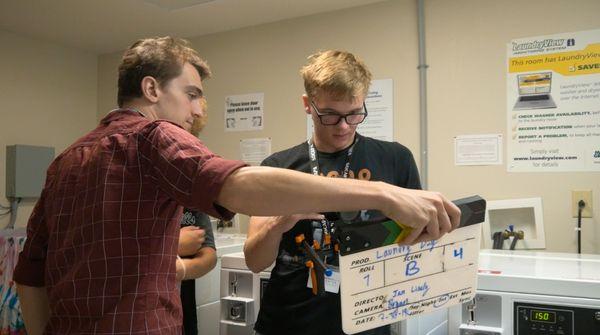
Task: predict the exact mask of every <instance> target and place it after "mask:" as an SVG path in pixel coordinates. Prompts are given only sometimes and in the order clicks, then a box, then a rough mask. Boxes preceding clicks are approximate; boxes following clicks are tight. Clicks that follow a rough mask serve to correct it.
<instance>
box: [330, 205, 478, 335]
mask: <svg viewBox="0 0 600 335" xmlns="http://www.w3.org/2000/svg"><path fill="white" fill-rule="evenodd" d="M454 203H455V204H456V205H457V206H458V207H459V208H460V209H461V211H462V215H461V221H460V226H459V228H457V229H456V230H454V231H453V232H451V233H449V234H446V235H444V236H443V237H442V238H440V239H439V240H434V241H429V242H423V243H417V244H415V245H412V246H406V245H399V244H398V242H401V241H402V239H403V237H404V236H406V235H407V229H405V228H404V226H402V225H400V224H397V223H396V222H394V221H391V220H384V221H380V222H366V223H351V224H343V223H342V224H338V225H337V229H338V238H339V243H340V277H341V287H340V295H341V305H342V328H343V329H344V332H346V333H348V334H354V333H357V332H360V331H365V330H368V329H372V328H376V327H380V326H384V325H388V324H391V323H395V322H398V321H401V320H404V319H406V318H409V317H413V316H417V315H419V314H423V313H427V312H432V311H434V310H437V309H440V308H447V307H450V306H452V305H456V304H460V303H463V302H466V301H469V300H471V299H473V297H474V296H475V291H476V288H477V262H478V255H479V244H480V240H481V227H480V223H481V222H483V221H484V218H485V200H484V199H482V198H481V197H479V196H473V197H469V198H464V199H460V200H456V201H454Z"/></svg>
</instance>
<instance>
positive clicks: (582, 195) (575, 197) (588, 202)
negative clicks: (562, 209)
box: [571, 190, 592, 218]
mask: <svg viewBox="0 0 600 335" xmlns="http://www.w3.org/2000/svg"><path fill="white" fill-rule="evenodd" d="M579 200H583V201H585V207H584V208H583V211H581V217H582V218H591V217H592V191H591V190H590V191H571V204H572V205H571V208H572V212H573V217H574V218H576V217H577V213H578V211H579V207H578V203H579Z"/></svg>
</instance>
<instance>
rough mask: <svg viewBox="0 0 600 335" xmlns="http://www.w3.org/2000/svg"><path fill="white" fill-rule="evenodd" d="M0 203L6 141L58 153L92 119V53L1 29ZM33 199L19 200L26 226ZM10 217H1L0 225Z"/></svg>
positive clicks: (88, 126) (20, 221) (19, 222)
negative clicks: (51, 148)
mask: <svg viewBox="0 0 600 335" xmlns="http://www.w3.org/2000/svg"><path fill="white" fill-rule="evenodd" d="M0 45H2V52H0V73H1V74H2V80H0V203H2V204H3V205H7V204H8V201H7V199H6V198H5V196H4V195H5V190H6V189H5V156H6V146H7V145H12V144H28V145H41V146H51V147H54V148H55V151H56V153H57V154H58V153H60V152H61V151H62V150H64V149H65V148H66V147H67V146H68V145H69V144H71V143H72V142H73V141H75V140H76V139H77V138H78V137H79V136H81V135H83V134H84V133H85V132H86V131H88V130H89V129H91V128H92V127H93V126H94V125H95V123H96V114H95V113H96V105H97V99H96V90H97V80H96V67H97V60H96V59H97V56H96V55H93V54H90V53H86V52H82V51H78V50H74V49H70V48H65V47H61V46H57V45H55V44H51V43H47V42H42V41H37V40H33V39H29V38H26V37H22V36H17V35H14V34H11V33H8V32H4V31H0ZM34 204H35V200H25V201H24V202H22V203H21V206H20V207H19V210H18V214H17V226H25V225H26V223H27V219H28V218H29V215H30V213H31V210H32V209H33V205H34ZM8 221H9V218H8V216H4V217H1V218H0V227H4V226H5V225H6V224H7V223H8Z"/></svg>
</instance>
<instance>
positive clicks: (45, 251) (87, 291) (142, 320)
mask: <svg viewBox="0 0 600 335" xmlns="http://www.w3.org/2000/svg"><path fill="white" fill-rule="evenodd" d="M242 166H244V163H243V162H240V161H230V160H225V159H223V158H221V157H219V156H216V155H214V154H213V153H212V152H210V151H209V150H208V149H207V148H206V147H205V146H204V145H203V144H202V143H201V142H200V141H199V140H198V139H197V138H196V137H194V136H192V135H190V134H189V133H188V132H186V131H185V130H184V129H182V128H181V127H179V126H177V125H174V124H173V123H170V122H168V121H161V120H159V121H154V122H151V121H150V120H148V119H146V118H145V117H144V116H142V115H141V114H139V113H138V112H135V111H131V110H117V111H113V112H111V113H110V114H109V115H108V116H106V117H105V118H104V119H103V120H102V121H101V123H100V125H99V126H98V127H97V128H96V129H94V130H93V131H91V132H90V133H88V134H87V135H85V136H84V137H82V138H81V139H79V140H77V142H75V143H74V144H73V145H71V146H70V147H69V148H68V149H67V150H65V151H64V152H63V153H62V154H61V155H60V156H58V157H57V158H56V159H55V160H54V162H53V163H52V164H51V166H50V167H49V168H48V174H47V178H46V185H45V187H44V190H43V191H42V194H41V196H40V199H39V201H38V203H37V204H36V206H35V209H34V211H33V213H32V215H31V218H30V219H29V223H28V225H27V242H26V244H25V247H24V250H23V252H22V253H21V254H20V257H19V262H18V264H17V267H16V269H15V273H14V280H15V281H16V282H18V283H21V284H24V285H29V286H38V287H41V286H45V287H46V288H47V292H48V298H49V301H50V311H51V315H50V320H49V323H48V325H47V327H46V333H49V334H92V333H110V334H178V333H180V332H181V318H182V314H181V302H180V298H179V292H178V290H177V284H176V280H175V261H176V253H177V243H178V238H179V221H180V218H181V214H182V206H186V207H188V208H192V209H197V210H201V211H203V212H205V213H208V214H210V215H212V216H217V217H225V218H230V217H231V216H232V213H230V212H229V211H227V210H226V209H224V208H222V207H220V206H218V205H217V204H215V199H216V198H217V196H218V194H219V192H220V190H221V187H222V185H223V183H224V181H225V179H226V178H227V176H228V175H229V174H231V173H232V172H233V171H234V170H236V169H238V168H240V167H242Z"/></svg>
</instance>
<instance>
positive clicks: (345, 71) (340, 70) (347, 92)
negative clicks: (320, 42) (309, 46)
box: [300, 50, 372, 101]
mask: <svg viewBox="0 0 600 335" xmlns="http://www.w3.org/2000/svg"><path fill="white" fill-rule="evenodd" d="M300 74H301V75H302V79H304V89H305V90H306V95H308V97H309V98H311V99H313V98H315V97H319V95H320V94H323V93H325V94H328V95H331V96H333V97H334V98H336V99H340V100H348V101H350V100H353V99H355V98H359V97H360V98H364V97H366V96H367V93H368V92H369V86H370V84H371V78H372V75H371V72H370V71H369V69H367V66H366V65H365V63H364V62H363V61H362V60H361V59H360V58H358V57H356V56H354V55H353V54H351V53H349V52H347V51H338V50H328V51H321V52H317V53H315V54H313V55H310V56H309V57H308V63H307V64H306V65H305V66H303V67H302V69H301V70H300Z"/></svg>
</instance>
